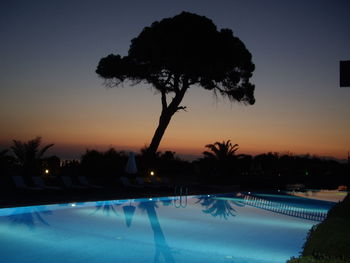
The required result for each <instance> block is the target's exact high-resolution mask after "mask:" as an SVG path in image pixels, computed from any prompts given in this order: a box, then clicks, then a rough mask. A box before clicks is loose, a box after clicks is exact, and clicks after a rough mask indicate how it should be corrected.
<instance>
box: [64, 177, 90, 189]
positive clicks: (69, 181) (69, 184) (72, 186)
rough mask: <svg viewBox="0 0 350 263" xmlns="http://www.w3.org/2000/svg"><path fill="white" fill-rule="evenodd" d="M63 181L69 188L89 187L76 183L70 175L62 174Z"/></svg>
mask: <svg viewBox="0 0 350 263" xmlns="http://www.w3.org/2000/svg"><path fill="white" fill-rule="evenodd" d="M61 179H62V182H63V184H64V186H65V187H67V188H75V189H87V187H85V186H82V185H77V184H74V183H73V181H72V179H71V178H70V177H69V176H61Z"/></svg>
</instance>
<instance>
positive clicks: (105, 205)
mask: <svg viewBox="0 0 350 263" xmlns="http://www.w3.org/2000/svg"><path fill="white" fill-rule="evenodd" d="M120 205H122V203H119V202H118V203H117V202H111V201H101V202H98V205H96V206H95V207H96V209H95V211H93V212H92V214H96V213H99V212H102V213H103V214H105V215H107V216H110V215H116V216H119V213H118V212H117V210H116V207H118V206H120Z"/></svg>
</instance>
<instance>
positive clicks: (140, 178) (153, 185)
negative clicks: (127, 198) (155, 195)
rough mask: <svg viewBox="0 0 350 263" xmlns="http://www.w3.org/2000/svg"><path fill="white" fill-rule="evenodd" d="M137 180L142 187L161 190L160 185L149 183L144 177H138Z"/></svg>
mask: <svg viewBox="0 0 350 263" xmlns="http://www.w3.org/2000/svg"><path fill="white" fill-rule="evenodd" d="M135 180H136V183H137V184H138V185H142V186H145V187H152V188H159V187H160V186H161V185H159V184H153V183H148V182H146V181H145V180H144V179H143V178H142V177H136V178H135Z"/></svg>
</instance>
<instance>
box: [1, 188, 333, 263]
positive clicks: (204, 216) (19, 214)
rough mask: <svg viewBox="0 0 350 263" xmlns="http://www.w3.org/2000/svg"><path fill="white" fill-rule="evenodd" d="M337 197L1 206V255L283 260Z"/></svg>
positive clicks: (9, 258) (243, 262) (21, 258)
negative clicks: (330, 198) (331, 200)
mask: <svg viewBox="0 0 350 263" xmlns="http://www.w3.org/2000/svg"><path fill="white" fill-rule="evenodd" d="M334 204H335V203H334V202H328V201H320V200H309V199H305V198H302V197H297V196H280V195H273V194H261V193H260V194H250V193H249V194H248V193H235V194H227V195H213V196H189V197H168V198H156V199H136V200H114V201H102V202H88V203H71V204H61V205H47V206H31V207H19V208H6V209H0V259H1V260H0V261H1V262H12V263H14V262H21V263H23V262H50V263H56V262H57V263H58V262H59V263H62V262H64V263H69V262H72V263H73V262H74V263H79V262H127V263H136V262H140V263H141V262H142V263H144V262H159V263H160V262H166V263H175V262H177V263H183V262H184V263H186V262H188V263H195V262H196V263H197V262H198V263H205V262H213V263H214V262H215V263H217V262H231V263H263V262H264V263H274V262H276V263H282V262H285V261H286V260H287V259H289V258H290V257H291V256H297V255H298V253H299V252H300V250H301V247H302V245H303V243H304V241H305V237H306V234H307V232H308V230H309V229H310V228H311V227H312V226H313V225H314V224H317V223H318V222H319V221H321V220H323V219H324V217H325V215H326V213H327V211H328V210H329V209H330V208H331V207H332V206H333V205H334Z"/></svg>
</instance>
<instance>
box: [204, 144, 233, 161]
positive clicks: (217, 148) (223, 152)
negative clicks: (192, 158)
mask: <svg viewBox="0 0 350 263" xmlns="http://www.w3.org/2000/svg"><path fill="white" fill-rule="evenodd" d="M205 147H206V148H209V150H210V151H211V152H208V151H204V152H203V154H204V157H205V158H209V159H216V160H218V161H226V160H229V159H232V157H234V155H235V152H236V151H237V150H238V149H239V147H238V144H234V145H232V143H231V140H228V141H226V142H225V141H223V142H222V143H220V142H215V143H214V144H207V145H206V146H205Z"/></svg>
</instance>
